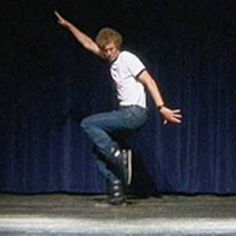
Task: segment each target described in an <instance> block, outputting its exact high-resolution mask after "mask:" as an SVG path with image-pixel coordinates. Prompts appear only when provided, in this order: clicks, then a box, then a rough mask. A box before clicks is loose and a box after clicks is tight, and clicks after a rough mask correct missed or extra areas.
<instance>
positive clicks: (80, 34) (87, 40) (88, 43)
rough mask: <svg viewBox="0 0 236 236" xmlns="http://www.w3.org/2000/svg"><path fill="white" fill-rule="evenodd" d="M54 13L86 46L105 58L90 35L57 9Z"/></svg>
mask: <svg viewBox="0 0 236 236" xmlns="http://www.w3.org/2000/svg"><path fill="white" fill-rule="evenodd" d="M54 14H55V15H56V17H57V19H58V23H59V24H60V25H61V26H63V27H64V28H65V29H67V30H69V31H70V32H71V33H72V34H73V35H74V36H75V38H76V39H77V40H78V41H79V43H80V44H81V45H82V46H83V47H84V48H86V49H87V50H89V51H90V52H92V53H94V54H95V55H97V56H99V57H102V58H104V56H103V53H102V51H101V50H100V48H99V47H98V45H97V44H96V43H95V42H94V41H93V40H92V39H91V38H90V37H89V36H88V35H86V34H85V33H83V32H82V31H80V30H79V29H78V28H77V27H75V26H74V25H73V24H72V23H71V22H69V21H68V20H66V19H64V18H63V17H62V16H61V15H60V14H59V13H58V12H57V11H55V12H54Z"/></svg>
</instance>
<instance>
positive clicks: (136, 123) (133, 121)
mask: <svg viewBox="0 0 236 236" xmlns="http://www.w3.org/2000/svg"><path fill="white" fill-rule="evenodd" d="M125 119H126V124H127V125H128V126H129V127H130V128H133V129H138V128H141V127H142V126H143V125H144V124H145V122H146V120H147V112H146V110H145V109H143V108H141V107H136V106H134V107H131V108H129V109H127V111H126V116H125Z"/></svg>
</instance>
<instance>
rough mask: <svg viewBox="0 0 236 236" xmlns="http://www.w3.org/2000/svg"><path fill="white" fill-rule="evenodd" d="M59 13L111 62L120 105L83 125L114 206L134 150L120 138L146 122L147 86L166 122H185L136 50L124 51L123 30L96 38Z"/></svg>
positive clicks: (69, 27)
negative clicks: (168, 103)
mask: <svg viewBox="0 0 236 236" xmlns="http://www.w3.org/2000/svg"><path fill="white" fill-rule="evenodd" d="M55 15H56V16H57V18H58V23H59V24H60V25H61V26H63V27H64V28H65V29H67V30H69V31H70V32H71V33H72V34H73V35H74V36H75V38H76V39H77V40H78V41H79V43H80V44H81V45H82V46H83V47H84V48H86V49H87V50H88V51H90V52H92V53H94V54H95V55H97V56H99V57H100V58H102V59H104V60H107V61H108V62H109V63H110V72H111V77H112V79H113V81H114V83H115V86H116V91H117V98H118V100H119V108H118V109H117V110H114V111H111V112H105V113H100V114H95V115H92V116H89V117H87V118H85V119H83V120H82V122H81V127H82V129H83V131H84V132H85V133H86V134H87V136H88V137H89V138H90V140H91V141H92V143H93V144H94V147H95V153H96V154H97V155H96V156H97V158H96V160H97V163H98V166H99V167H100V171H101V172H102V174H103V175H104V176H105V178H106V179H107V181H108V186H109V197H108V202H109V203H110V204H112V205H120V204H123V203H125V195H124V187H125V186H127V185H129V184H130V183H131V177H132V159H131V153H130V151H127V150H126V151H125V150H122V149H121V147H120V145H119V141H118V140H121V139H124V138H126V137H128V136H130V135H133V134H134V133H136V132H138V131H139V130H140V128H142V127H143V125H144V124H145V122H146V120H147V109H146V93H145V87H146V88H147V90H148V91H149V93H150V94H151V96H152V98H153V101H154V103H155V105H156V107H157V110H159V112H160V114H161V115H162V116H163V119H164V123H167V122H172V123H181V118H182V116H181V113H180V110H179V109H176V110H172V109H170V108H168V107H166V106H165V103H164V101H163V98H162V96H161V93H160V91H159V88H158V86H157V84H156V82H155V80H154V79H153V78H152V77H151V75H150V74H149V73H148V71H147V69H146V68H145V66H144V64H143V63H142V62H141V61H140V59H139V58H138V57H137V56H136V55H134V54H133V53H131V52H128V51H124V50H122V36H121V34H120V33H118V32H116V31H115V30H113V29H111V28H103V29H101V30H100V31H99V33H98V35H97V37H96V40H95V41H94V40H92V39H91V38H90V37H89V36H88V35H86V34H85V33H83V32H82V31H81V30H79V29H78V28H77V27H75V26H74V25H73V24H72V23H71V22H69V21H68V20H66V19H64V18H63V17H62V16H61V15H59V13H58V12H55Z"/></svg>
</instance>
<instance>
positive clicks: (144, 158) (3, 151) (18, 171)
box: [0, 0, 236, 194]
mask: <svg viewBox="0 0 236 236" xmlns="http://www.w3.org/2000/svg"><path fill="white" fill-rule="evenodd" d="M111 2H112V3H111ZM90 3H91V2H90V1H81V2H80V1H70V3H69V2H64V1H52V0H51V1H34V3H29V2H26V1H19V2H14V1H8V2H5V3H3V4H2V6H1V9H0V15H1V18H2V20H1V22H0V24H1V27H0V28H1V29H0V31H1V32H0V33H1V34H0V35H1V36H0V37H1V44H0V51H1V58H0V82H1V84H0V91H1V92H0V140H1V141H0V191H1V192H13V193H48V192H68V193H77V194H88V193H91V194H97V193H104V192H106V182H105V180H104V179H103V177H102V176H100V174H99V172H98V169H97V167H96V165H95V162H94V157H93V153H92V150H91V148H92V145H91V143H90V141H89V140H88V138H87V137H86V136H85V135H84V134H83V133H82V131H81V129H80V126H79V124H80V121H81V120H82V119H83V118H84V117H86V116H88V115H91V114H94V113H97V112H103V111H108V110H111V109H114V108H115V107H116V105H117V104H116V99H115V90H114V87H113V84H112V81H111V78H110V76H109V64H106V63H104V62H103V61H102V60H100V59H98V58H96V57H95V56H94V55H92V54H90V53H88V52H86V50H85V49H83V48H82V47H81V46H80V45H79V44H78V42H76V40H75V39H74V38H73V36H72V35H71V34H70V33H69V32H67V31H66V30H64V29H62V28H61V27H60V26H59V25H58V24H57V22H56V18H55V17H54V15H53V11H54V10H55V9H57V10H58V11H60V13H61V14H62V15H63V16H65V17H67V18H68V19H69V20H71V21H72V22H74V23H75V24H76V25H77V26H80V27H81V29H82V30H84V31H85V32H86V33H88V34H89V35H90V36H91V37H94V36H95V35H96V33H97V31H98V30H99V29H100V28H101V27H102V26H104V25H109V26H111V27H114V28H115V29H117V30H119V31H121V33H122V34H123V35H124V38H125V40H124V47H125V49H127V50H130V51H132V52H134V53H136V54H137V55H138V56H139V57H140V58H141V59H142V61H143V62H144V63H145V65H146V67H147V69H148V70H149V71H150V73H151V75H153V77H154V78H155V80H156V82H157V83H158V85H159V86H160V89H161V91H162V94H163V97H164V99H165V101H166V104H167V105H168V106H169V107H171V108H180V109H181V111H182V114H183V122H182V124H181V125H172V124H167V125H163V120H162V117H161V116H160V114H159V112H158V110H157V109H156V108H155V107H154V104H153V102H152V99H151V97H150V95H149V96H148V107H149V111H148V112H149V118H148V122H147V124H146V126H145V127H144V128H143V130H141V132H140V133H139V134H137V135H135V136H134V137H132V138H130V139H128V140H127V144H128V145H129V146H130V147H131V148H132V149H133V151H134V182H133V184H132V185H131V186H130V188H129V191H130V192H135V193H144V194H145V193H147V194H158V193H182V194H197V193H201V194H235V193H236V171H235V169H236V158H235V157H236V154H235V152H236V138H235V117H236V108H235V107H236V106H235V101H236V93H235V75H236V73H235V46H236V44H235V14H234V11H233V8H234V6H233V5H234V3H231V2H230V1H229V2H227V1H219V4H216V3H213V1H207V2H206V1H204V3H203V2H201V3H199V2H198V1H193V0H191V1H189V0H188V1H187V0H186V1H185V0H184V1H181V2H179V1H178V2H174V1H164V0H163V1H154V0H153V1H149V2H147V3H145V2H143V1H135V4H132V2H131V1H103V4H104V5H103V6H93V7H94V8H95V7H96V11H95V9H93V10H91V4H90ZM111 4H113V7H112V6H111ZM140 12H141V13H142V14H140ZM135 14H136V15H135Z"/></svg>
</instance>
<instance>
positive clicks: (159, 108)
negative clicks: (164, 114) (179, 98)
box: [157, 104, 165, 111]
mask: <svg viewBox="0 0 236 236" xmlns="http://www.w3.org/2000/svg"><path fill="white" fill-rule="evenodd" d="M164 106H165V104H162V105H160V106H157V108H158V110H159V111H160V110H161V108H162V107H164Z"/></svg>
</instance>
